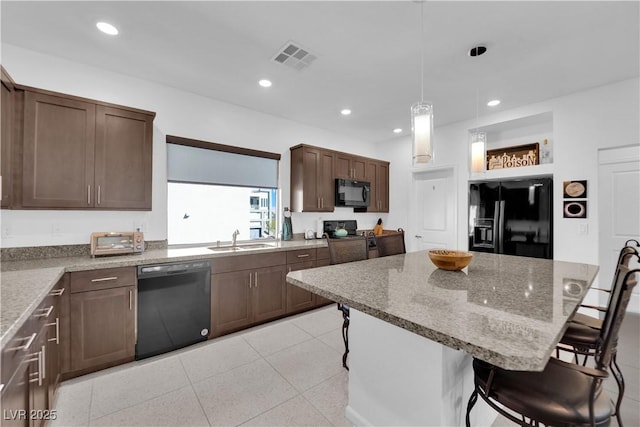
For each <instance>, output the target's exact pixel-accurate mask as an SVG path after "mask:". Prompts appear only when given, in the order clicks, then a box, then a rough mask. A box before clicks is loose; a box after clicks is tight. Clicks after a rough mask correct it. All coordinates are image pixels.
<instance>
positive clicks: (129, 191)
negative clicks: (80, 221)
mask: <svg viewBox="0 0 640 427" xmlns="http://www.w3.org/2000/svg"><path fill="white" fill-rule="evenodd" d="M152 149H153V117H152V116H150V115H147V114H143V113H139V112H133V111H128V110H122V109H118V108H113V107H105V106H102V105H98V106H97V108H96V149H95V186H96V189H95V191H96V203H95V206H96V207H97V208H103V209H146V210H151V180H152V174H151V166H152Z"/></svg>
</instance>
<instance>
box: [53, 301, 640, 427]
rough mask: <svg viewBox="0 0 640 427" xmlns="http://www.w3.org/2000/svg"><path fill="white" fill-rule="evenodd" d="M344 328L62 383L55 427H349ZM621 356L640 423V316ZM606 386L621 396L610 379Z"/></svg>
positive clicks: (280, 326)
mask: <svg viewBox="0 0 640 427" xmlns="http://www.w3.org/2000/svg"><path fill="white" fill-rule="evenodd" d="M341 324H342V316H341V314H340V313H339V312H338V310H336V308H335V306H333V305H329V306H327V307H325V308H321V309H318V310H315V311H312V312H309V313H306V314H302V315H298V316H295V317H291V318H287V319H283V320H280V321H277V322H273V323H270V324H268V325H264V326H260V327H256V328H253V329H250V330H247V331H243V332H239V333H236V334H233V335H229V336H226V337H222V338H219V339H216V340H212V341H208V342H206V343H201V344H197V345H195V346H191V347H189V348H187V349H183V350H179V351H176V352H172V353H170V354H167V355H162V356H158V357H155V358H150V359H146V360H143V361H138V362H133V363H129V364H126V365H123V366H119V367H116V368H112V369H109V370H105V371H101V372H97V373H95V374H91V375H86V376H83V377H80V378H77V379H74V380H70V381H66V382H64V383H62V385H61V386H60V390H59V393H58V397H57V401H56V410H57V415H58V418H57V420H55V421H54V422H52V423H51V424H50V426H52V427H59V426H217V425H225V426H227V425H246V426H275V425H277V426H285V425H286V426H331V425H334V426H345V425H349V423H348V421H347V420H346V419H345V417H344V410H345V407H346V404H347V386H348V374H347V371H345V370H344V369H343V368H342V366H341V355H342V349H343V344H342V338H341V334H340V326H341ZM619 349H620V351H619V356H618V360H619V363H620V365H621V367H622V370H623V372H624V375H625V379H626V381H627V390H626V392H625V398H624V403H623V409H622V414H623V421H624V423H625V425H626V426H632V427H634V426H640V354H639V353H640V316H637V315H633V316H628V317H627V319H626V320H625V323H624V324H623V332H622V336H621V338H620V346H619ZM607 389H608V390H610V392H611V394H613V395H615V393H617V387H616V385H615V383H613V382H610V383H608V384H607ZM478 404H480V402H479V403H478ZM513 425H514V424H513V423H511V422H510V421H509V420H507V419H505V418H498V419H497V420H496V422H495V423H494V424H493V427H508V426H509V427H510V426H513ZM612 425H617V423H616V422H615V421H614V422H612Z"/></svg>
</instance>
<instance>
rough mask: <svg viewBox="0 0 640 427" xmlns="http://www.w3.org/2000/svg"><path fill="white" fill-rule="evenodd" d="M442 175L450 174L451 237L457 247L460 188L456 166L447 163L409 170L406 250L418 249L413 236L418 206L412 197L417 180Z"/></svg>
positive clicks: (417, 221)
mask: <svg viewBox="0 0 640 427" xmlns="http://www.w3.org/2000/svg"><path fill="white" fill-rule="evenodd" d="M443 176H450V177H451V178H452V180H451V181H452V182H451V191H453V216H454V220H453V237H452V240H451V241H452V243H453V244H454V245H455V248H452V249H457V248H458V246H459V244H460V242H459V241H458V235H459V228H460V218H459V212H460V210H459V206H460V200H459V195H460V188H459V179H458V176H459V174H458V166H457V165H455V164H448V165H440V166H434V167H429V168H420V169H413V170H412V171H411V196H410V197H409V218H408V219H409V229H408V233H406V234H407V236H408V237H409V238H408V239H407V242H406V243H407V251H408V252H414V251H417V250H419V248H418V245H417V242H416V239H415V236H416V233H417V230H418V229H419V228H420V227H419V225H418V224H419V220H420V218H418V212H419V206H418V203H417V200H416V198H415V197H414V196H415V194H416V191H417V188H416V185H417V181H422V180H424V179H435V178H440V177H443Z"/></svg>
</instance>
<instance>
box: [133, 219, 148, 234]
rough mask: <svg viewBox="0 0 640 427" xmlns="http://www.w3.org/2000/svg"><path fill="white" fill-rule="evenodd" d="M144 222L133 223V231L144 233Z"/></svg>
mask: <svg viewBox="0 0 640 427" xmlns="http://www.w3.org/2000/svg"><path fill="white" fill-rule="evenodd" d="M144 228H145V227H144V222H143V221H140V220H138V221H133V231H143V232H144Z"/></svg>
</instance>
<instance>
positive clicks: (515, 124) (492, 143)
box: [469, 111, 554, 181]
mask: <svg viewBox="0 0 640 427" xmlns="http://www.w3.org/2000/svg"><path fill="white" fill-rule="evenodd" d="M476 130H477V131H480V132H485V133H486V134H487V142H486V146H485V149H486V150H494V149H497V148H502V147H512V146H517V145H524V144H532V143H535V142H537V143H539V144H540V164H539V165H534V166H522V167H516V168H507V169H494V170H485V171H484V172H470V173H469V180H470V181H475V180H487V179H489V180H491V179H502V178H518V177H527V178H529V177H535V176H549V175H553V144H554V140H553V112H551V111H548V112H544V113H539V114H534V115H530V116H524V117H519V118H515V119H513V120H506V121H503V122H498V123H493V124H489V125H486V126H481V127H478V128H471V129H469V134H471V133H472V132H475V131H476ZM545 140H546V141H547V144H546V146H545V144H544V141H545ZM469 155H470V154H469ZM485 167H486V165H485Z"/></svg>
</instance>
